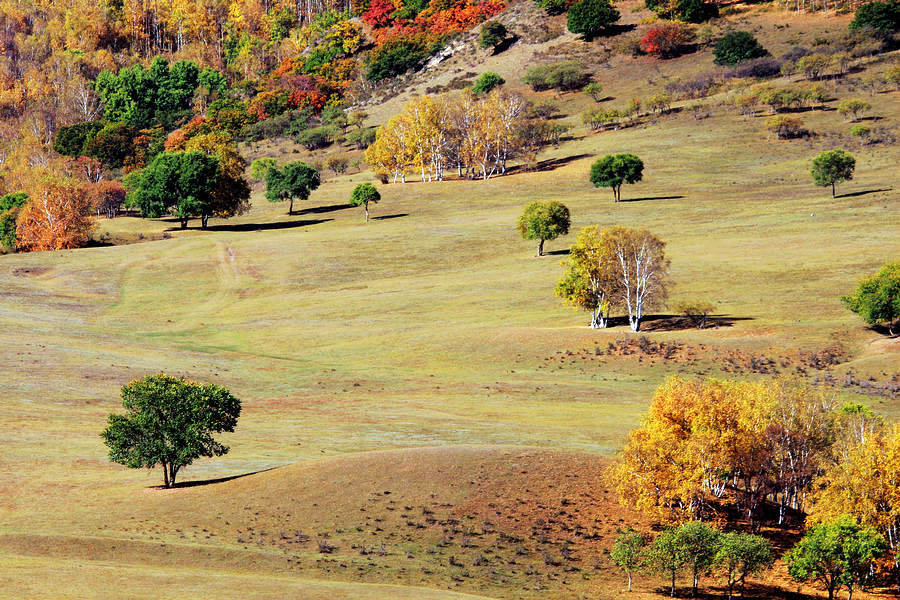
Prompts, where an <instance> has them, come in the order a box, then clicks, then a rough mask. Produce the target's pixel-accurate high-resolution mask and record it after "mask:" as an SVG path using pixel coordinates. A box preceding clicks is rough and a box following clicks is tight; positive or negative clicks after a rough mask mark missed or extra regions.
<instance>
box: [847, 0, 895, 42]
mask: <svg viewBox="0 0 900 600" xmlns="http://www.w3.org/2000/svg"><path fill="white" fill-rule="evenodd" d="M860 30H868V31H871V32H873V33H878V34H891V33H894V32H895V31H898V30H900V2H897V1H896V0H891V1H890V2H867V3H866V4H863V5H861V6H860V7H859V8H857V9H856V13H855V14H854V15H853V21H851V22H850V31H860Z"/></svg>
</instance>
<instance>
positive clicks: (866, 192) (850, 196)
mask: <svg viewBox="0 0 900 600" xmlns="http://www.w3.org/2000/svg"><path fill="white" fill-rule="evenodd" d="M892 189H894V188H880V189H877V190H863V191H862V192H850V193H849V194H838V195H837V196H835V198H856V197H857V196H865V195H866V194H877V193H878V192H890V191H891V190H892Z"/></svg>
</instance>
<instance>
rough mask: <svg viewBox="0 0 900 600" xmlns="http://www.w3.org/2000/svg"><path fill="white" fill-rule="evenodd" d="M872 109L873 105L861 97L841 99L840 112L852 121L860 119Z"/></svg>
mask: <svg viewBox="0 0 900 600" xmlns="http://www.w3.org/2000/svg"><path fill="white" fill-rule="evenodd" d="M870 110H872V105H871V104H869V103H868V102H866V101H865V100H860V99H859V98H848V99H847V100H841V103H840V104H838V114H839V115H841V116H842V117H845V118H847V119H849V120H850V122H851V123H855V122H856V121H859V120H860V119H861V118H862V116H863V115H865V114H866V113H867V112H869V111H870Z"/></svg>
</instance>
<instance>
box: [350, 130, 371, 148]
mask: <svg viewBox="0 0 900 600" xmlns="http://www.w3.org/2000/svg"><path fill="white" fill-rule="evenodd" d="M375 131H376V128H375V127H369V128H368V129H358V130H356V131H351V132H350V133H349V134H347V141H348V142H350V143H351V144H353V145H354V146H356V148H357V149H359V150H365V149H366V148H368V147H369V146H371V145H372V143H373V142H374V141H375Z"/></svg>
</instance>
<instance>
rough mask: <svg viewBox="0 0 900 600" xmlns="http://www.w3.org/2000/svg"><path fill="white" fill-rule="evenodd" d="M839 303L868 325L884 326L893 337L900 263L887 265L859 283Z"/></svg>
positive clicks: (899, 304)
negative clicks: (851, 292)
mask: <svg viewBox="0 0 900 600" xmlns="http://www.w3.org/2000/svg"><path fill="white" fill-rule="evenodd" d="M841 302H843V303H844V306H846V307H847V308H849V309H850V310H852V311H853V312H855V313H856V314H858V315H859V316H860V317H862V318H863V320H864V321H865V322H866V323H868V324H869V325H879V324H881V323H884V324H886V325H887V328H888V333H890V334H891V335H894V321H895V320H896V319H897V318H898V317H900V262H894V263H888V264H886V265H884V266H883V267H881V268H880V269H879V270H878V272H877V273H875V274H874V275H871V276H869V277H866V278H865V279H863V280H862V281H860V282H859V285H858V286H857V288H856V291H855V292H853V294H852V295H850V296H844V297H843V298H841Z"/></svg>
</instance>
